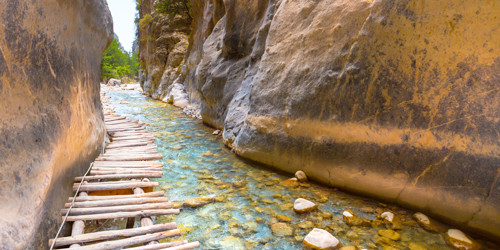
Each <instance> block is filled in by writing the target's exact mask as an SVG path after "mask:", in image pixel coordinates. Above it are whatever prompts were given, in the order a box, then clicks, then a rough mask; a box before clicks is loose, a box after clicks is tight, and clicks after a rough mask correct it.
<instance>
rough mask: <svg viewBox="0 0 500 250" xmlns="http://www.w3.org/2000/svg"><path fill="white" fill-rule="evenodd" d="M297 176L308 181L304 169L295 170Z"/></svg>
mask: <svg viewBox="0 0 500 250" xmlns="http://www.w3.org/2000/svg"><path fill="white" fill-rule="evenodd" d="M295 178H297V180H298V181H300V182H306V181H307V175H306V173H304V171H302V170H299V171H297V172H295Z"/></svg>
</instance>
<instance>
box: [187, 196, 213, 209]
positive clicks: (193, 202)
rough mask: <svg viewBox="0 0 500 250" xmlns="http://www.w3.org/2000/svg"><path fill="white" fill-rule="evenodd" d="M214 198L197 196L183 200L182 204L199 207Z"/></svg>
mask: <svg viewBox="0 0 500 250" xmlns="http://www.w3.org/2000/svg"><path fill="white" fill-rule="evenodd" d="M214 200H215V198H212V197H198V198H192V199H188V200H185V201H184V206H186V207H201V206H204V205H206V204H209V203H211V202H213V201H214Z"/></svg>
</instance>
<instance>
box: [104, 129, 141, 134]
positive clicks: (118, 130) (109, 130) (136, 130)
mask: <svg viewBox="0 0 500 250" xmlns="http://www.w3.org/2000/svg"><path fill="white" fill-rule="evenodd" d="M106 131H107V132H108V134H109V133H111V132H124V131H134V132H145V131H146V130H144V128H110V129H106Z"/></svg>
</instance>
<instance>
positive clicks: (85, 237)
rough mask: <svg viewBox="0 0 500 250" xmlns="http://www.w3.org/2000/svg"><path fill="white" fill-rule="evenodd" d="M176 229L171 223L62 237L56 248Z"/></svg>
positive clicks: (174, 224) (50, 243) (175, 225)
mask: <svg viewBox="0 0 500 250" xmlns="http://www.w3.org/2000/svg"><path fill="white" fill-rule="evenodd" d="M175 228H177V224H176V223H175V222H170V223H166V224H158V225H153V226H149V227H140V228H133V229H121V230H110V231H103V232H95V233H87V234H81V235H76V236H69V237H61V238H58V239H57V240H56V243H55V245H54V247H60V246H66V245H71V244H75V243H78V244H81V243H87V242H92V241H101V240H109V239H114V238H118V237H131V236H137V235H143V234H150V233H157V232H160V231H166V230H172V229H175ZM53 241H54V240H53V239H51V240H49V245H52V242H53Z"/></svg>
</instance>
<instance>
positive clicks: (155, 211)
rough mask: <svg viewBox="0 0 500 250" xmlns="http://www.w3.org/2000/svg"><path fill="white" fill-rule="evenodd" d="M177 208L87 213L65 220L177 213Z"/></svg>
mask: <svg viewBox="0 0 500 250" xmlns="http://www.w3.org/2000/svg"><path fill="white" fill-rule="evenodd" d="M179 213H180V210H179V209H153V210H141V211H133V212H116V213H104V214H89V215H74V216H68V217H67V218H66V221H78V220H84V221H89V220H107V219H116V218H130V217H137V216H142V217H146V216H158V215H167V214H179Z"/></svg>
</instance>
